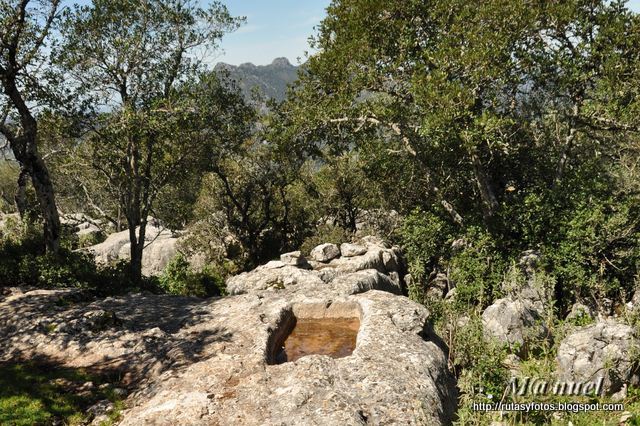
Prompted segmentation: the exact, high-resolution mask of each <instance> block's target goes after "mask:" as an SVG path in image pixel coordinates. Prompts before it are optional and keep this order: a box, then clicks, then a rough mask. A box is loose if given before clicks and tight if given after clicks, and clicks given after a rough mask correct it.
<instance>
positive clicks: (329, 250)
mask: <svg viewBox="0 0 640 426" xmlns="http://www.w3.org/2000/svg"><path fill="white" fill-rule="evenodd" d="M338 256H340V249H339V248H338V246H337V245H335V244H331V243H325V244H320V245H319V246H317V247H316V248H314V249H313V250H311V259H313V260H315V261H316V262H329V261H330V260H331V259H335V258H336V257H338Z"/></svg>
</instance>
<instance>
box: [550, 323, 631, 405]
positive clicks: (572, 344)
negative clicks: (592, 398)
mask: <svg viewBox="0 0 640 426" xmlns="http://www.w3.org/2000/svg"><path fill="white" fill-rule="evenodd" d="M638 351H640V342H639V341H638V336H637V333H636V331H635V330H634V329H633V327H631V326H629V325H626V324H620V323H617V322H616V321H614V320H606V321H601V322H598V323H596V324H593V325H589V326H586V327H582V328H579V329H578V330H576V331H575V332H573V333H571V334H569V335H568V336H567V337H565V338H564V340H563V341H562V342H561V343H560V347H559V348H558V356H557V358H556V361H557V366H558V368H557V375H558V379H559V380H565V381H582V382H587V381H594V380H595V379H597V378H599V377H603V378H604V383H603V389H604V391H605V392H606V393H607V394H613V393H615V392H617V391H619V390H620V389H622V386H623V385H624V384H625V383H627V384H631V385H637V384H639V383H640V372H639V370H638V368H639V367H640V365H638V358H637V354H638Z"/></svg>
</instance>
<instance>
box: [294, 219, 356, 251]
mask: <svg viewBox="0 0 640 426" xmlns="http://www.w3.org/2000/svg"><path fill="white" fill-rule="evenodd" d="M352 239H353V233H351V232H350V231H347V230H346V229H344V228H341V227H339V226H335V225H329V224H325V225H320V226H318V227H317V228H316V230H315V233H314V234H313V235H311V236H310V237H309V238H307V239H305V240H304V243H302V245H301V246H300V251H301V252H302V254H303V255H305V256H308V255H309V254H310V253H311V250H313V249H314V248H315V247H316V246H319V245H320V244H324V243H333V244H337V245H338V246H339V245H340V244H342V243H348V242H350V241H351V240H352Z"/></svg>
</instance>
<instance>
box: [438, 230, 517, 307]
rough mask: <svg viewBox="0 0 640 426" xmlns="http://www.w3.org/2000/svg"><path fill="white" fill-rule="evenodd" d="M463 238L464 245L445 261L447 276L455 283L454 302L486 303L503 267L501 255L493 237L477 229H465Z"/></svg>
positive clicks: (496, 289) (496, 286)
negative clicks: (447, 270) (448, 270)
mask: <svg viewBox="0 0 640 426" xmlns="http://www.w3.org/2000/svg"><path fill="white" fill-rule="evenodd" d="M464 241H465V245H464V247H462V249H461V250H459V251H457V252H455V253H454V254H453V255H452V257H451V259H450V260H449V262H448V268H449V269H450V279H452V280H453V281H454V282H455V283H456V292H457V293H456V303H461V304H463V305H474V304H479V305H480V306H487V305H488V304H490V303H491V302H492V301H493V299H494V298H495V296H496V292H497V291H498V285H499V284H500V283H501V282H502V279H503V277H504V274H505V272H506V270H507V263H506V261H505V260H504V258H503V256H504V254H503V253H501V252H500V251H499V250H498V248H497V247H496V243H495V240H494V239H493V238H492V237H491V236H490V235H489V234H487V233H486V232H485V231H483V230H482V229H479V228H470V229H468V230H467V233H466V235H465V236H464Z"/></svg>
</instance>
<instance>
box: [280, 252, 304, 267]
mask: <svg viewBox="0 0 640 426" xmlns="http://www.w3.org/2000/svg"><path fill="white" fill-rule="evenodd" d="M280 262H282V263H284V264H285V265H290V266H304V265H306V264H307V259H305V257H304V256H303V255H302V252H300V251H299V250H298V251H292V252H289V253H284V254H281V255H280Z"/></svg>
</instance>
